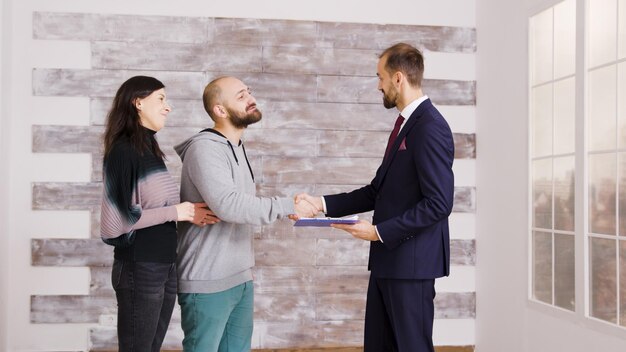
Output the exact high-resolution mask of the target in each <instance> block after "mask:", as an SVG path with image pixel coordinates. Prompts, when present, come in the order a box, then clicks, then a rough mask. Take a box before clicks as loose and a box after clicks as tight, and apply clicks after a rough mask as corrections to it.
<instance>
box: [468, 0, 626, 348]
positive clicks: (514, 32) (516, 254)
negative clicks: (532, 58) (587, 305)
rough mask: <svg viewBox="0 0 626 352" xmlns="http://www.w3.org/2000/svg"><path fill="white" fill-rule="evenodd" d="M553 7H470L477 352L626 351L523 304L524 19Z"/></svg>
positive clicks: (595, 327)
mask: <svg viewBox="0 0 626 352" xmlns="http://www.w3.org/2000/svg"><path fill="white" fill-rule="evenodd" d="M557 2H558V1H556V0H550V1H542V0H526V1H519V0H477V2H476V27H477V43H478V54H477V59H476V62H477V72H476V75H477V76H476V79H477V82H478V83H477V86H478V88H477V107H476V115H477V125H476V140H477V161H476V163H477V164H476V170H477V175H476V179H477V185H476V186H477V214H476V217H477V224H476V227H477V229H476V231H477V258H478V259H477V260H478V262H477V268H476V272H477V274H476V276H477V278H476V291H477V318H476V325H477V328H476V351H478V352H499V351H508V352H521V351H528V352H542V351H568V352H583V351H584V352H588V351H603V352H612V351H615V352H617V351H624V350H625V349H626V347H625V346H626V332H625V331H624V329H618V328H613V327H610V326H608V325H605V324H601V323H596V322H591V321H589V320H588V319H585V318H582V317H580V316H576V315H575V314H572V313H566V312H561V311H558V312H557V311H555V310H554V309H552V308H548V307H544V306H541V305H538V304H532V303H530V302H528V300H527V292H528V232H527V228H528V219H527V213H528V179H527V175H528V165H527V164H528V162H527V160H528V142H527V139H528V135H527V131H528V105H527V104H528V103H527V100H528V99H527V89H528V84H527V82H528V39H527V31H528V17H529V16H530V15H531V14H535V13H537V12H539V11H540V10H541V9H544V8H547V7H549V6H551V5H554V4H555V3H557ZM580 3H581V2H580V1H579V5H580ZM580 299H582V297H578V300H580Z"/></svg>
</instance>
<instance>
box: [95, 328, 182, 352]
mask: <svg viewBox="0 0 626 352" xmlns="http://www.w3.org/2000/svg"><path fill="white" fill-rule="evenodd" d="M89 338H90V341H91V348H90V351H100V352H104V351H110V352H117V351H118V345H117V329H116V327H115V326H102V325H100V326H97V327H95V328H92V329H90V330H89ZM182 340H183V331H182V328H181V327H180V324H172V323H170V326H169V329H168V330H167V334H166V335H165V339H164V340H163V345H162V348H161V351H182V349H183V346H182Z"/></svg>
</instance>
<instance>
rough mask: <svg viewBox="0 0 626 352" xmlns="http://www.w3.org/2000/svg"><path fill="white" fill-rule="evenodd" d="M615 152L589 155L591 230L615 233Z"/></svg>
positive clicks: (607, 233) (593, 231) (599, 232)
mask: <svg viewBox="0 0 626 352" xmlns="http://www.w3.org/2000/svg"><path fill="white" fill-rule="evenodd" d="M615 178H616V167H615V154H613V153H609V154H595V155H590V156H589V232H592V233H597V234H605V235H615Z"/></svg>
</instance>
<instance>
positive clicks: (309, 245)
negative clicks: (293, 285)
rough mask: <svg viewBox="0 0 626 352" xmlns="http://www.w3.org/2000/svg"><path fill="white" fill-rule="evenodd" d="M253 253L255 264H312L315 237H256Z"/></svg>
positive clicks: (313, 260)
mask: <svg viewBox="0 0 626 352" xmlns="http://www.w3.org/2000/svg"><path fill="white" fill-rule="evenodd" d="M254 253H255V259H256V265H257V266H281V265H284V266H313V265H315V239H304V238H294V239H285V238H283V239H279V240H274V239H258V240H255V241H254Z"/></svg>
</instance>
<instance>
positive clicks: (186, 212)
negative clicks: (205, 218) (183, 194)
mask: <svg viewBox="0 0 626 352" xmlns="http://www.w3.org/2000/svg"><path fill="white" fill-rule="evenodd" d="M175 207H176V214H178V218H177V219H176V220H177V221H192V220H193V219H194V215H195V213H196V207H195V206H194V204H193V203H190V202H183V203H180V204H176V205H175Z"/></svg>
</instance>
